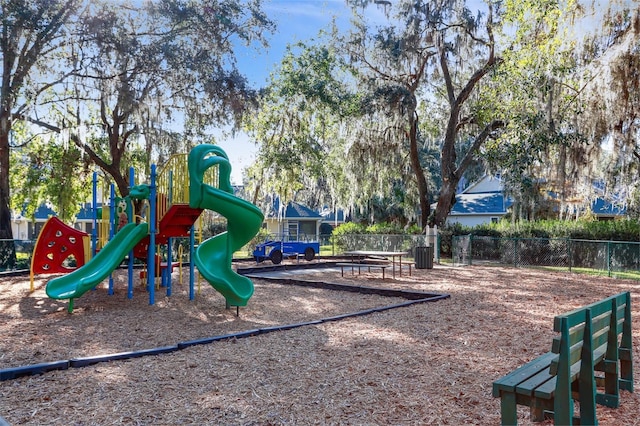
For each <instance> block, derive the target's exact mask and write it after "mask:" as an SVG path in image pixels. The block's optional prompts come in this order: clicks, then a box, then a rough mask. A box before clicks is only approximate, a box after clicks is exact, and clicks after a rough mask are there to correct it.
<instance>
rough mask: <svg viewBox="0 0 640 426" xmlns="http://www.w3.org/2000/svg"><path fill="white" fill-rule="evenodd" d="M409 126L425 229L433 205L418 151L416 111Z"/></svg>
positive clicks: (412, 114)
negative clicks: (431, 204)
mask: <svg viewBox="0 0 640 426" xmlns="http://www.w3.org/2000/svg"><path fill="white" fill-rule="evenodd" d="M409 126H410V128H409V151H410V154H409V158H410V159H411V168H412V169H413V172H414V174H415V176H416V181H417V183H418V196H419V197H420V212H421V214H422V216H421V220H420V226H422V229H425V228H426V227H427V225H428V223H429V215H430V214H431V206H430V205H429V186H428V185H427V178H426V177H425V175H424V169H423V168H422V165H421V164H420V155H419V152H418V118H417V115H416V113H415V112H413V113H411V114H410V118H409Z"/></svg>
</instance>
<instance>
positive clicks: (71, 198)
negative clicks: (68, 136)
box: [11, 126, 92, 223]
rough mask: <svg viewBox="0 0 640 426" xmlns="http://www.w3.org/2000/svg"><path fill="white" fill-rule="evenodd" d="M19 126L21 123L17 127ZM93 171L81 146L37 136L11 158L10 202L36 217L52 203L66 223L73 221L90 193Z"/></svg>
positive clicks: (27, 214) (26, 214)
mask: <svg viewBox="0 0 640 426" xmlns="http://www.w3.org/2000/svg"><path fill="white" fill-rule="evenodd" d="M18 127H20V126H18ZM90 179H91V176H90V172H89V171H88V170H87V169H86V164H85V163H84V161H83V159H82V157H81V152H80V150H79V149H78V148H76V147H74V146H71V145H68V146H63V145H60V144H58V143H55V142H53V141H49V142H45V141H43V140H42V139H40V138H34V139H32V140H31V142H30V143H29V144H27V145H26V146H25V147H24V148H22V149H20V150H14V151H13V152H12V157H11V184H12V188H14V189H15V191H14V192H13V194H12V198H11V203H12V206H13V207H14V208H15V209H16V210H24V215H25V216H26V217H31V218H32V217H33V214H34V212H35V210H36V209H37V208H38V206H39V205H41V204H44V203H50V204H51V205H52V208H53V210H55V211H56V213H57V215H58V216H59V217H60V219H61V220H62V221H63V222H66V223H71V222H73V220H74V218H75V215H76V214H77V213H78V211H79V210H80V205H81V203H84V202H85V201H87V200H88V199H89V198H90V196H91V188H92V186H91V184H90V183H89V182H90Z"/></svg>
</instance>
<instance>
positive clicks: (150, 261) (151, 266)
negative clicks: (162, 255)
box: [147, 164, 157, 305]
mask: <svg viewBox="0 0 640 426" xmlns="http://www.w3.org/2000/svg"><path fill="white" fill-rule="evenodd" d="M156 201H157V200H156V165H155V164H152V165H151V185H149V249H148V250H147V288H148V290H149V305H153V304H154V303H155V291H156V286H155V278H156Z"/></svg>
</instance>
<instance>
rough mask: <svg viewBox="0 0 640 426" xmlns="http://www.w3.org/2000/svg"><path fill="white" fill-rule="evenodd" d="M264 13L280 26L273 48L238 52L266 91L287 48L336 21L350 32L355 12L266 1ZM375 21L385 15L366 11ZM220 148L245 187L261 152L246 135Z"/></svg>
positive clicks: (312, 2) (340, 5)
mask: <svg viewBox="0 0 640 426" xmlns="http://www.w3.org/2000/svg"><path fill="white" fill-rule="evenodd" d="M263 10H264V11H265V13H266V14H267V16H269V18H270V19H272V20H274V21H275V22H276V24H277V29H276V32H275V34H272V35H271V36H270V37H269V44H270V46H269V48H268V49H261V50H260V51H256V49H255V48H251V49H246V48H242V49H240V50H239V51H238V52H236V56H237V59H238V68H239V69H240V71H241V72H242V73H243V74H244V75H245V76H246V77H247V78H248V79H249V81H250V83H251V84H252V85H253V86H254V87H264V86H266V85H267V83H268V79H269V74H270V73H271V72H273V71H275V70H276V69H277V68H278V65H279V64H280V61H281V60H282V57H283V56H284V52H285V49H286V46H287V44H293V43H296V42H298V41H308V40H309V39H312V38H317V35H318V33H319V31H320V30H321V29H328V28H329V26H330V24H331V22H332V19H333V18H334V17H335V18H336V20H337V22H338V24H339V25H340V27H342V28H346V27H347V26H348V24H349V20H350V18H351V11H350V10H349V8H348V7H347V6H346V4H345V0H266V1H265V3H264V7H263ZM365 13H367V16H368V17H369V18H370V19H372V20H376V19H381V17H382V16H383V15H382V11H381V10H377V8H375V7H370V8H368V9H367V10H366V12H365ZM218 144H219V145H220V146H221V147H222V148H223V149H224V150H225V151H226V152H227V155H229V160H230V161H231V166H232V175H231V180H232V183H235V184H241V183H242V170H243V169H244V168H246V167H247V166H249V165H251V164H252V163H253V161H254V160H255V155H256V151H257V148H256V146H255V144H254V143H253V142H252V141H250V140H249V138H248V136H247V135H245V134H240V135H236V137H234V138H231V137H220V138H219V139H218Z"/></svg>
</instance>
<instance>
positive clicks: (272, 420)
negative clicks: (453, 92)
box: [0, 265, 640, 426]
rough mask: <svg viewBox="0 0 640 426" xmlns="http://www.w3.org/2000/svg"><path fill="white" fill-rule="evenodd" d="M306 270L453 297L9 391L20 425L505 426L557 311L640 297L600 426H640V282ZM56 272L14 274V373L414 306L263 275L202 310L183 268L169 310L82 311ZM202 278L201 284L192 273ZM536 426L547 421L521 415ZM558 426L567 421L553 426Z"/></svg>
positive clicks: (3, 400) (1, 394)
mask: <svg viewBox="0 0 640 426" xmlns="http://www.w3.org/2000/svg"><path fill="white" fill-rule="evenodd" d="M412 272H413V273H412V275H411V276H408V275H407V271H406V270H405V271H404V272H403V275H402V277H396V279H393V278H389V277H387V278H385V279H384V280H382V279H381V274H380V273H379V271H372V272H371V273H368V272H364V271H363V272H362V274H361V275H359V276H358V275H357V274H356V275H355V276H352V275H351V274H347V273H345V276H344V278H342V277H341V276H340V270H339V269H337V270H333V269H331V270H329V269H327V270H320V271H318V270H309V271H306V272H304V274H302V273H301V274H298V275H296V277H295V278H296V279H308V280H314V281H324V282H330V283H344V284H350V285H358V286H361V285H363V286H369V287H379V288H389V289H404V290H412V291H423V292H428V293H441V294H442V293H446V294H450V295H451V297H450V298H449V299H445V300H440V301H437V302H429V303H420V304H415V305H411V306H408V307H403V308H398V309H391V310H387V311H384V312H378V313H373V314H370V315H364V316H359V317H354V318H348V319H344V320H340V321H332V322H326V323H322V324H315V325H310V326H306V327H300V328H294V329H290V330H285V331H278V332H273V333H268V334H260V335H258V336H255V337H249V338H243V339H227V340H224V341H219V342H215V343H211V344H205V345H197V346H191V347H188V348H185V349H182V350H179V351H176V352H172V353H167V354H162V355H157V356H146V357H141V358H134V359H127V360H120V361H112V362H106V363H99V364H94V365H91V366H88V367H83V368H70V369H68V370H62V371H50V372H47V373H45V374H42V375H34V376H26V377H20V378H17V379H14V380H7V381H2V382H0V417H3V418H4V419H5V420H6V421H7V422H8V423H9V424H10V425H177V424H181V425H222V424H224V425H306V424H317V425H392V424H393V425H432V424H433V425H497V424H500V401H499V399H497V398H493V397H492V396H491V387H492V382H493V381H494V380H495V379H497V378H499V377H501V376H503V375H504V374H507V373H508V372H510V371H512V370H513V369H515V368H516V367H518V366H519V365H521V364H523V363H525V362H527V361H529V360H531V359H533V358H535V357H536V356H538V355H540V354H542V353H544V352H547V351H549V350H550V348H551V340H552V337H553V335H554V333H553V317H554V316H555V315H558V314H561V313H563V312H566V311H569V310H571V309H574V308H577V307H580V306H583V305H586V304H588V303H592V302H595V301H597V300H600V299H602V298H604V297H607V296H610V295H612V294H615V293H618V292H621V291H627V290H629V291H631V292H632V304H633V314H632V315H633V336H634V361H635V369H634V385H635V389H636V393H633V394H631V393H629V392H626V391H623V392H621V395H622V397H621V404H620V407H619V408H617V409H611V408H606V407H601V406H598V418H599V421H600V425H604V426H607V425H612V426H613V425H640V416H638V413H640V364H639V360H640V283H639V282H636V281H631V280H619V279H610V278H596V277H590V276H586V275H578V274H571V273H565V272H549V271H544V270H534V269H514V268H499V267H485V266H472V267H464V268H453V267H447V266H441V265H435V267H434V268H433V269H428V270H416V269H414V270H413V271H412ZM52 277H53V276H51V275H40V276H37V277H36V280H35V288H36V290H35V291H34V292H33V293H30V292H29V277H28V276H25V277H3V278H0V332H1V334H0V335H1V336H2V339H0V369H5V368H9V367H17V366H22V365H30V364H36V363H41V362H49V361H57V360H65V359H72V358H77V357H87V356H95V355H105V354H112V353H120V352H127V351H139V350H143V349H150V348H157V347H163V346H167V345H175V344H177V343H178V342H184V341H189V340H194V339H200V338H206V337H212V336H218V335H224V334H230V333H236V332H240V331H243V330H249V329H256V328H263V327H271V326H275V325H280V324H294V323H299V322H306V321H313V320H317V319H321V318H325V317H330V316H335V315H341V314H345V313H349V312H355V311H360V310H365V309H370V308H375V307H380V306H386V305H392V304H397V303H401V302H403V300H402V299H399V298H394V297H383V296H379V295H374V294H368V295H365V294H359V293H353V292H344V291H336V290H325V289H320V288H310V287H300V286H293V285H290V284H279V283H275V282H271V281H267V280H262V279H258V278H256V279H254V284H255V288H256V291H255V294H254V296H253V297H252V298H251V300H250V301H249V304H248V306H246V307H244V308H241V309H240V315H239V316H236V315H235V314H236V312H235V309H229V310H227V309H225V306H224V299H223V297H222V296H220V295H219V294H218V293H217V292H216V291H215V290H213V288H211V287H210V286H209V285H208V284H206V283H202V284H201V285H200V289H199V292H198V294H197V296H196V298H195V300H193V301H190V300H189V298H188V286H187V284H186V283H184V284H179V283H178V282H177V281H179V278H178V272H174V286H173V294H172V296H171V297H167V296H166V295H165V290H164V289H162V288H161V289H159V290H158V291H157V293H156V299H155V302H156V303H155V304H154V305H149V298H148V296H147V293H146V292H145V290H144V288H143V286H142V284H141V283H137V284H136V288H135V293H134V298H133V299H131V300H129V299H127V297H126V276H125V275H124V272H118V273H117V274H116V275H115V294H114V295H112V296H109V295H107V292H106V283H103V284H101V285H100V286H99V287H98V289H97V290H96V291H91V292H88V293H87V294H85V295H84V296H83V297H81V298H80V299H77V300H76V302H75V309H74V312H73V313H72V314H69V313H67V311H66V302H64V301H56V300H52V299H49V298H47V296H46V294H45V292H44V288H45V286H46V283H47V281H48V280H50V279H51V278H52ZM185 280H186V278H185ZM519 421H520V424H523V425H529V424H532V423H531V422H530V420H529V418H528V409H527V408H526V407H520V408H519ZM549 424H552V422H551V421H547V422H544V423H542V425H549Z"/></svg>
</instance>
